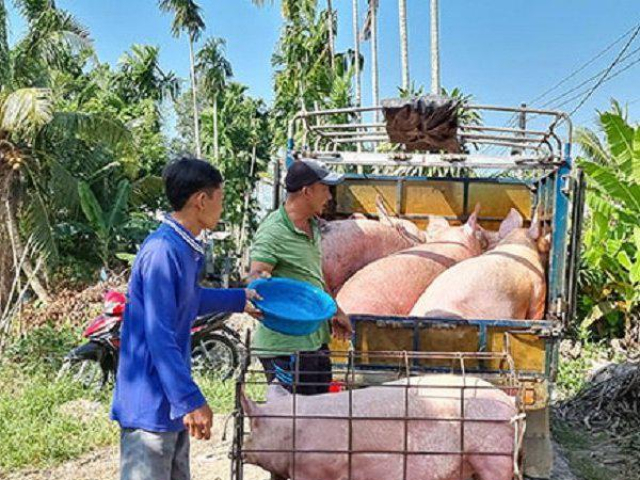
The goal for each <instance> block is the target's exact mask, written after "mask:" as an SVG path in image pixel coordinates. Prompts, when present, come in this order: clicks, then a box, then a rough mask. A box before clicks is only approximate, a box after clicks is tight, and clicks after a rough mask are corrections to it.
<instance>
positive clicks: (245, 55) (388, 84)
mask: <svg viewBox="0 0 640 480" xmlns="http://www.w3.org/2000/svg"><path fill="white" fill-rule="evenodd" d="M7 3H11V2H10V1H9V0H7ZM57 3H58V5H59V6H60V7H62V8H65V9H68V10H70V11H71V12H72V13H73V14H74V15H76V16H77V17H78V18H79V19H80V21H81V22H82V23H83V24H84V25H86V26H87V27H88V28H89V30H90V31H91V34H92V37H93V39H94V40H95V45H96V49H97V52H98V55H99V57H100V59H101V60H102V61H107V62H110V63H115V62H117V60H118V58H119V57H120V55H121V54H122V53H123V52H124V51H125V50H127V49H128V48H129V47H130V46H131V45H132V44H134V43H146V44H152V45H158V46H160V47H161V59H162V63H163V66H164V68H165V69H171V70H174V71H175V72H176V73H177V74H178V75H179V76H181V77H183V78H188V66H189V60H188V47H187V43H186V39H185V38H184V37H182V38H180V39H175V38H173V37H172V36H171V35H170V31H169V28H170V22H171V17H170V16H169V15H163V14H161V13H160V12H159V10H158V9H157V6H156V1H155V0H128V1H125V0H57ZM199 3H200V4H201V5H202V6H203V8H204V15H205V20H206V22H207V27H208V28H207V32H206V35H211V36H220V37H224V38H226V40H227V53H228V57H229V59H230V60H231V62H232V64H233V68H234V71H235V77H236V80H238V81H240V82H242V83H245V84H247V85H248V86H249V87H250V91H251V93H252V94H253V95H256V96H260V97H263V98H265V99H266V100H267V101H269V100H270V99H271V98H272V69H271V64H270V59H271V54H272V52H273V49H274V46H275V44H276V41H277V39H278V35H279V29H280V26H281V17H280V7H279V5H278V3H279V2H276V5H275V6H272V7H264V8H261V9H259V8H257V7H255V6H253V5H252V3H251V1H250V0H201V1H200V2H199ZM319 3H320V5H324V1H323V0H320V1H319ZM360 3H361V7H360V9H361V12H360V13H361V16H362V18H361V23H362V20H363V19H364V15H365V6H366V1H364V0H361V2H360ZM397 3H398V2H397V1H396V0H380V65H381V73H380V74H381V94H382V97H383V98H384V97H389V96H394V95H395V94H396V92H397V89H396V87H397V85H399V84H400V81H401V80H400V55H399V44H398V13H397ZM407 3H408V10H409V38H410V47H409V50H410V62H411V78H412V80H415V82H416V84H423V85H425V87H427V89H428V87H429V81H430V80H429V78H430V73H429V2H428V0H407ZM334 5H335V8H336V9H337V11H338V13H339V36H338V41H337V43H338V45H337V46H338V49H339V50H342V49H345V48H348V47H350V46H351V45H352V32H351V0H334ZM9 9H10V28H11V35H12V38H13V39H15V38H16V37H18V36H19V35H20V33H21V31H22V29H23V28H24V24H23V22H22V21H21V19H20V18H19V17H18V15H17V14H16V12H15V9H14V8H13V7H11V6H9ZM440 10H441V50H442V54H441V55H442V65H441V71H442V83H443V86H445V87H448V88H452V87H454V86H458V87H460V88H462V90H463V91H464V92H466V93H472V94H474V96H475V98H476V101H477V102H480V103H491V104H500V105H516V104H519V103H520V102H523V101H530V100H532V99H533V98H535V97H537V96H538V95H539V94H541V93H542V92H544V91H545V90H547V88H549V87H551V86H552V85H554V84H555V83H556V82H558V81H559V80H561V79H562V78H563V77H565V76H566V75H568V74H569V73H571V72H572V71H573V70H575V69H576V68H577V67H578V66H580V65H581V64H582V63H583V62H585V61H587V60H588V59H590V58H591V57H593V56H594V55H595V54H597V53H598V52H599V51H601V50H602V49H603V48H604V47H605V46H607V45H608V44H610V43H611V42H613V41H614V40H615V39H616V38H618V37H619V36H620V35H622V34H623V33H624V32H626V31H628V30H630V29H631V28H632V27H633V26H634V25H635V24H637V23H638V22H640V10H639V9H638V0H608V1H603V0H535V1H531V0H441V6H440ZM623 44H624V41H621V42H619V43H618V44H617V45H616V46H615V48H613V49H612V50H611V51H610V52H608V53H607V54H606V55H604V56H603V57H602V58H600V59H599V60H598V61H597V62H595V63H594V65H592V66H591V67H589V68H588V69H586V70H585V71H583V72H581V73H580V74H578V75H577V76H576V78H575V79H573V80H572V81H571V82H568V83H567V84H565V85H563V86H562V87H561V88H560V89H558V90H557V91H555V92H553V94H551V95H549V96H547V97H546V98H545V99H544V100H543V102H542V103H544V101H545V100H548V99H551V98H552V97H554V96H556V95H557V94H561V93H563V92H564V91H566V90H568V89H569V88H571V87H573V86H575V85H576V84H578V83H580V82H581V81H583V80H585V79H586V78H587V77H589V76H591V75H593V74H595V73H597V72H598V71H599V70H601V69H603V68H605V67H606V66H607V65H608V64H609V63H610V62H611V61H612V60H613V58H614V57H615V56H616V54H617V53H618V51H619V50H620V49H621V48H622V45H623ZM638 47H640V36H639V37H638V38H637V39H636V41H635V42H634V43H633V45H631V48H630V50H629V51H632V50H633V49H635V48H638ZM362 48H363V53H364V54H365V61H366V64H367V66H368V64H369V44H368V43H366V44H364V45H363V46H362ZM635 58H640V53H637V54H636V55H634V56H633V57H632V59H635ZM632 59H630V60H629V61H632ZM369 79H370V73H369V71H368V70H366V71H365V72H364V75H363V91H364V103H368V102H369V100H370V81H369ZM584 88H588V86H585V87H583V88H582V89H580V90H577V92H580V91H581V90H584ZM612 96H615V97H616V98H618V99H619V100H622V101H628V102H632V103H631V105H630V111H631V117H632V119H634V120H637V119H638V118H639V116H640V63H639V64H638V65H636V66H633V67H631V68H630V69H629V70H627V71H626V72H624V73H622V74H621V75H619V76H618V77H616V78H615V79H613V80H611V81H610V82H607V83H605V84H604V85H603V86H602V87H601V88H599V89H598V91H597V92H596V93H595V94H594V96H593V97H592V98H591V99H590V100H589V101H588V102H587V103H586V104H585V106H584V107H583V108H582V109H581V110H580V111H579V112H578V113H577V114H576V115H575V117H574V121H576V122H577V123H578V124H591V123H592V122H593V118H594V113H595V109H596V108H598V109H604V108H606V107H607V105H608V102H609V98H610V97H612ZM577 101H578V100H576V101H574V102H573V103H570V104H568V105H566V106H564V107H563V108H565V109H569V110H570V109H571V108H572V107H573V106H575V105H576V104H577ZM555 103H556V104H557V103H559V102H555ZM551 106H555V105H554V104H552V105H551Z"/></svg>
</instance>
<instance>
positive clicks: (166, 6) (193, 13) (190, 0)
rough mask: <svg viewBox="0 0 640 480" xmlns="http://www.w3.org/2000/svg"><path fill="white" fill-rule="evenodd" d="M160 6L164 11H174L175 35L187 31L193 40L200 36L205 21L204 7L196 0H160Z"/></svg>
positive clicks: (173, 24)
mask: <svg viewBox="0 0 640 480" xmlns="http://www.w3.org/2000/svg"><path fill="white" fill-rule="evenodd" d="M158 6H159V7H160V10H161V11H163V12H166V13H173V23H172V24H171V33H173V35H174V36H175V37H179V36H180V34H181V33H182V31H186V32H187V33H188V34H189V37H190V38H191V39H192V40H193V41H197V40H198V39H199V38H200V34H201V33H202V31H203V30H204V29H205V23H204V19H203V18H202V8H201V7H200V6H199V5H198V4H197V3H196V2H195V1H194V0H160V1H159V2H158Z"/></svg>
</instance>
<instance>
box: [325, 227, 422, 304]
mask: <svg viewBox="0 0 640 480" xmlns="http://www.w3.org/2000/svg"><path fill="white" fill-rule="evenodd" d="M321 235H322V271H323V274H324V279H325V282H326V286H327V290H328V291H329V293H331V294H332V295H333V296H335V295H336V294H337V293H338V291H339V290H340V288H341V287H342V285H343V284H344V282H346V281H347V280H348V279H349V277H351V275H353V274H354V273H355V272H357V271H358V270H360V269H361V268H362V267H364V266H365V265H367V264H369V263H371V262H373V261H375V260H377V259H379V258H382V257H385V256H387V255H390V254H392V253H395V252H397V251H399V250H403V249H405V248H408V247H410V246H412V245H415V242H418V241H424V233H423V232H420V230H418V227H416V226H415V225H414V224H413V223H411V222H409V221H407V220H394V221H391V220H389V221H386V220H384V221H383V220H381V221H377V220H368V219H366V218H363V217H361V216H358V217H357V218H352V219H348V220H336V221H333V222H326V223H323V224H322V227H321Z"/></svg>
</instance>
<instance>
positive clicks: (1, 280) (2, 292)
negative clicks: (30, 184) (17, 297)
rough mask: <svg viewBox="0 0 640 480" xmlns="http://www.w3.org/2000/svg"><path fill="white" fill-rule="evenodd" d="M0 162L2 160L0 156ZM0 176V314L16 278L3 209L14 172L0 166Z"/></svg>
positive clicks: (7, 199)
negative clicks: (0, 175)
mask: <svg viewBox="0 0 640 480" xmlns="http://www.w3.org/2000/svg"><path fill="white" fill-rule="evenodd" d="M0 162H4V159H2V158H1V156H0ZM0 174H2V184H1V185H0V188H1V189H2V190H1V191H0V201H1V202H2V204H1V205H0V244H1V245H3V247H2V248H0V312H3V311H4V310H5V307H6V305H7V302H9V301H10V298H9V296H10V295H11V287H12V285H13V280H14V278H15V276H16V269H15V262H14V253H13V251H12V248H11V236H10V233H9V222H8V220H7V210H6V208H4V205H6V203H7V201H9V200H10V198H11V185H12V181H13V178H12V177H13V175H14V172H13V170H12V169H11V168H9V167H8V166H7V165H6V164H5V165H2V164H0Z"/></svg>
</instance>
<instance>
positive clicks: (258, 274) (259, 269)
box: [247, 260, 275, 283]
mask: <svg viewBox="0 0 640 480" xmlns="http://www.w3.org/2000/svg"><path fill="white" fill-rule="evenodd" d="M274 268H275V265H272V264H271V263H267V262H261V261H258V260H254V261H252V262H251V266H250V267H249V275H248V276H247V283H248V282H252V281H253V280H256V279H258V278H269V277H271V273H272V272H273V269H274Z"/></svg>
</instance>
